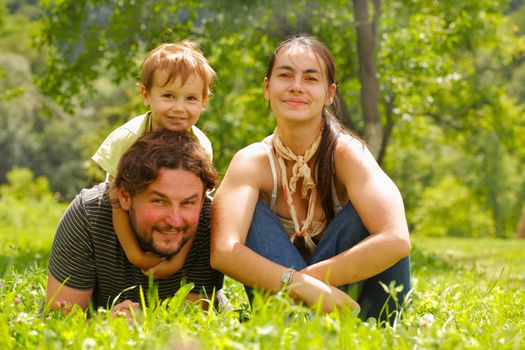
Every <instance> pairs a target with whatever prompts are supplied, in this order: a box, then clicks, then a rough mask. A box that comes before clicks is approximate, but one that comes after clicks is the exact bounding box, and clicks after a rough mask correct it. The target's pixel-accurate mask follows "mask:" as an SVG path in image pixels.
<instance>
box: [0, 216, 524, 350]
mask: <svg viewBox="0 0 525 350" xmlns="http://www.w3.org/2000/svg"><path fill="white" fill-rule="evenodd" d="M62 209H63V208H60V210H56V211H51V214H49V211H48V213H47V214H49V215H45V219H44V216H41V217H42V219H41V222H42V224H41V225H36V226H38V228H37V229H36V228H35V229H33V228H31V227H23V225H22V226H13V227H2V228H0V255H1V256H0V348H2V349H33V348H39V349H57V348H72V349H175V348H180V346H181V345H185V346H186V347H185V348H190V349H245V348H248V349H275V350H276V349H380V348H381V349H480V348H481V349H523V348H525V336H524V329H525V321H524V320H525V291H524V287H523V286H524V285H525V241H516V240H496V239H455V238H424V237H413V246H414V249H413V252H412V268H413V269H412V271H413V283H414V287H415V292H414V293H413V294H412V304H411V305H410V307H409V308H408V309H407V310H406V313H405V315H404V318H402V319H401V320H400V321H399V322H397V324H396V325H395V326H394V327H381V326H379V325H377V324H376V323H375V322H374V321H373V320H370V321H368V322H362V321H360V320H358V319H357V318H355V317H353V316H351V315H338V314H331V315H316V313H315V311H312V310H310V309H307V308H304V307H301V306H298V305H293V304H291V303H290V301H289V299H288V298H287V297H286V296H285V295H281V294H279V295H276V296H274V297H271V298H269V299H267V300H262V299H261V300H259V301H258V303H257V305H256V306H255V307H254V310H253V311H250V310H249V308H248V307H247V303H246V299H245V296H244V294H243V290H242V287H241V286H240V285H239V284H238V283H237V282H235V281H232V280H231V279H226V291H227V295H228V296H229V298H230V300H231V302H232V305H231V306H232V307H231V309H230V310H228V311H222V312H217V311H214V310H211V311H209V312H204V311H202V310H200V309H199V308H197V307H196V306H194V305H193V304H190V303H186V302H185V301H184V293H183V292H181V293H179V294H177V295H176V296H175V297H173V298H171V299H169V300H166V301H163V302H158V301H153V302H152V305H150V306H149V307H146V308H144V310H143V311H141V312H139V313H137V314H136V319H135V321H134V322H126V321H125V320H124V319H112V318H111V316H110V315H109V314H108V313H107V312H106V311H103V310H101V311H97V312H95V314H94V316H93V317H92V318H91V319H90V320H86V315H85V313H84V312H81V311H79V310H75V311H73V312H72V313H71V314H70V315H68V316H65V315H63V314H60V313H51V314H41V313H40V311H39V310H40V308H41V306H42V300H43V298H44V295H45V283H46V274H47V271H46V265H47V259H48V256H49V249H50V245H51V242H52V239H53V233H54V230H55V226H56V222H57V221H58V217H59V215H60V214H59V213H60V212H61V210H62ZM28 215H36V213H28ZM50 215H51V218H50ZM53 215H54V217H53Z"/></svg>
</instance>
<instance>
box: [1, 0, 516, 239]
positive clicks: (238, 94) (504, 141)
mask: <svg viewBox="0 0 525 350" xmlns="http://www.w3.org/2000/svg"><path fill="white" fill-rule="evenodd" d="M296 32H307V33H311V34H313V35H315V36H316V37H318V38H319V39H321V40H322V41H324V42H325V43H326V44H327V45H328V46H329V47H330V49H331V50H332V51H333V53H334V55H335V57H336V61H337V64H338V69H339V72H338V78H339V83H338V94H339V96H340V98H341V101H342V120H343V122H344V123H345V125H347V126H348V128H350V129H351V130H353V131H354V132H355V133H357V134H358V135H360V136H363V137H365V138H366V139H367V140H368V142H369V144H370V146H371V147H372V148H373V150H374V154H375V155H376V158H377V159H378V161H379V162H380V163H381V165H382V166H383V168H384V169H385V171H386V172H387V173H388V174H389V175H390V176H391V177H392V178H393V179H394V181H395V182H396V183H397V184H398V186H399V187H400V190H401V192H402V193H403V196H404V199H405V205H406V208H407V217H408V220H409V223H410V225H411V228H412V232H414V233H415V234H426V235H459V236H474V237H479V236H498V237H506V236H513V235H515V233H516V227H517V225H518V221H519V217H520V214H521V212H522V207H523V205H524V204H525V178H524V176H523V174H524V173H525V172H524V164H525V162H524V159H525V144H524V142H525V141H524V140H525V137H523V135H524V134H525V113H524V109H525V84H523V82H524V81H525V35H524V34H525V5H524V1H523V0H512V1H495V0H481V1H474V0H459V1H455V2H444V1H431V0H427V1H423V0H408V1H401V0H399V1H395V0H394V1H380V0H373V1H366V0H354V1H341V0H332V1H311V0H295V1H276V0H266V1H263V0H254V1H240V0H203V1H192V0H180V1H169V0H156V1H153V0H145V1H134V0H119V1H117V0H85V1H73V0H61V1H50V0H46V1H40V2H37V1H36V0H34V1H30V0H27V1H14V0H0V48H1V50H0V154H1V155H2V156H1V162H0V182H5V181H6V174H7V173H8V171H9V170H10V169H12V168H13V167H14V166H19V167H26V168H29V169H31V171H32V172H34V174H35V175H36V176H44V177H46V178H48V179H49V186H50V188H51V189H52V191H54V192H57V193H59V194H60V195H61V196H62V198H65V199H68V198H71V196H73V195H74V194H76V193H77V192H78V191H79V190H80V189H81V188H82V187H85V186H88V185H89V184H90V183H92V182H95V181H98V180H100V179H102V176H103V174H101V172H100V171H99V170H98V169H96V167H95V165H94V164H93V162H91V161H90V157H91V155H92V153H93V152H94V151H95V150H96V148H97V147H98V145H99V144H100V142H101V141H102V140H103V139H104V137H105V136H106V135H107V134H108V133H109V132H110V131H111V130H112V129H113V128H115V127H116V126H117V125H120V124H122V123H123V122H124V121H126V120H128V119H129V118H131V117H133V116H135V115H138V114H139V113H143V112H144V111H145V108H144V106H142V104H141V101H140V98H139V90H138V88H137V86H136V82H137V77H138V74H139V69H140V64H141V61H142V59H143V57H144V55H145V53H146V52H148V51H149V50H150V49H152V48H153V47H155V46H157V45H158V44H159V43H161V42H166V41H177V40H182V39H186V38H189V39H191V40H194V41H196V42H197V43H198V45H199V47H200V48H201V49H202V51H203V52H204V53H205V55H206V57H207V58H208V59H209V61H210V63H211V64H212V66H213V67H214V68H215V70H216V71H217V73H218V81H217V82H216V84H215V85H214V86H213V87H212V90H213V94H214V95H213V98H212V99H210V101H209V102H208V105H207V107H206V111H205V112H204V113H203V114H202V116H201V119H200V121H199V127H201V128H202V129H203V130H204V131H205V132H206V133H207V134H208V135H209V137H210V139H211V140H212V142H213V145H214V150H215V165H216V166H217V168H218V169H219V170H220V172H224V170H225V169H226V166H227V164H228V162H229V161H230V159H231V157H232V156H233V154H234V153H235V152H236V151H237V150H238V149H240V148H242V147H243V146H245V145H247V144H249V143H252V142H255V141H258V140H260V139H261V138H262V137H264V136H265V135H267V134H269V133H271V131H272V129H273V127H274V123H273V117H272V116H271V113H270V112H269V111H268V108H267V105H266V102H265V100H264V98H263V91H262V81H263V78H264V73H265V69H266V64H267V60H268V58H269V57H270V55H271V53H272V50H273V49H274V48H275V46H276V44H277V43H278V42H280V41H281V40H282V39H283V38H284V37H285V36H286V35H289V34H291V33H296ZM370 68H373V69H372V70H370ZM360 71H361V73H360ZM367 71H368V73H369V74H368V75H367V74H364V73H366V72H367ZM370 72H372V74H370Z"/></svg>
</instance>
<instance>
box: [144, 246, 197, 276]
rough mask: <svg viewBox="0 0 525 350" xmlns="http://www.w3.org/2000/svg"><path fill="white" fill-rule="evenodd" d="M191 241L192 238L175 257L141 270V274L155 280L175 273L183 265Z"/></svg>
mask: <svg viewBox="0 0 525 350" xmlns="http://www.w3.org/2000/svg"><path fill="white" fill-rule="evenodd" d="M193 240H194V239H193V238H192V239H191V240H190V241H188V242H187V243H186V244H185V245H184V247H182V249H181V250H180V252H178V253H177V254H176V255H173V256H171V257H170V258H169V259H168V260H163V261H161V262H160V263H159V264H158V265H155V266H153V267H152V268H150V269H142V273H143V274H145V275H146V276H147V275H149V274H153V278H155V279H162V278H166V277H169V276H171V275H173V274H175V273H177V272H178V271H179V270H180V269H181V268H182V266H183V265H184V261H185V260H186V257H187V256H188V253H189V251H190V249H191V245H192V244H193Z"/></svg>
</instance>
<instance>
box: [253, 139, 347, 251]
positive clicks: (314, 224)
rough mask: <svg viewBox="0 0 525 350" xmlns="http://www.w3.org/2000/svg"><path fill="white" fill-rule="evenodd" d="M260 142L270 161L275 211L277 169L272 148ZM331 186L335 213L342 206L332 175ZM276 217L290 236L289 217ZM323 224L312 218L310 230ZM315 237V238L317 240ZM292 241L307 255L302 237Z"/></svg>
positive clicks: (290, 222) (292, 232)
mask: <svg viewBox="0 0 525 350" xmlns="http://www.w3.org/2000/svg"><path fill="white" fill-rule="evenodd" d="M261 143H262V144H263V146H264V149H265V150H266V155H267V156H268V160H269V161H270V167H271V170H272V177H273V189H272V195H271V197H270V208H271V209H272V210H273V211H274V212H275V202H276V200H277V170H276V167H275V162H274V159H273V155H272V149H271V148H270V146H269V145H268V144H267V143H265V142H261ZM331 187H332V201H333V203H334V209H335V213H336V214H337V213H339V211H341V209H342V207H341V204H340V203H339V198H338V197H337V191H336V189H335V181H334V178H333V177H332V186H331ZM277 217H278V218H279V221H280V222H281V224H282V225H283V227H284V229H285V230H286V232H287V233H288V236H292V235H293V234H294V233H295V228H294V224H293V221H292V220H291V219H287V218H283V217H281V216H279V215H277ZM325 224H326V223H325V222H323V221H316V220H314V221H312V227H311V228H310V229H311V230H312V232H319V231H321V230H322V229H323V227H324V226H325ZM315 238H317V240H316V239H315ZM318 239H319V236H317V237H316V236H313V237H312V240H314V242H315V243H316V244H317V242H318ZM293 243H294V245H295V246H296V247H297V248H298V249H299V251H300V252H301V254H302V255H303V257H305V256H308V255H309V254H310V253H311V252H309V251H308V249H307V247H306V245H305V244H304V239H302V237H298V238H296V239H295V241H294V242H293Z"/></svg>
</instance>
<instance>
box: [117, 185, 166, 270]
mask: <svg viewBox="0 0 525 350" xmlns="http://www.w3.org/2000/svg"><path fill="white" fill-rule="evenodd" d="M108 178H109V200H110V203H111V204H112V210H111V212H112V213H111V214H112V218H113V228H114V229H115V233H116V234H117V238H118V240H119V242H120V245H121V246H122V249H123V250H124V253H125V254H126V257H127V258H128V260H129V262H130V263H132V264H133V265H135V266H136V267H138V268H139V269H141V270H147V269H150V268H151V267H153V266H155V265H157V264H159V263H160V262H161V261H162V259H161V258H159V257H158V256H156V255H155V254H153V253H151V252H145V251H144V250H142V247H141V246H140V244H139V242H138V240H137V237H136V236H135V234H134V233H133V231H132V230H131V226H130V224H129V216H128V212H127V211H125V210H124V209H122V208H120V206H118V198H117V197H118V196H117V189H116V188H115V181H114V178H113V177H112V176H108Z"/></svg>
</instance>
